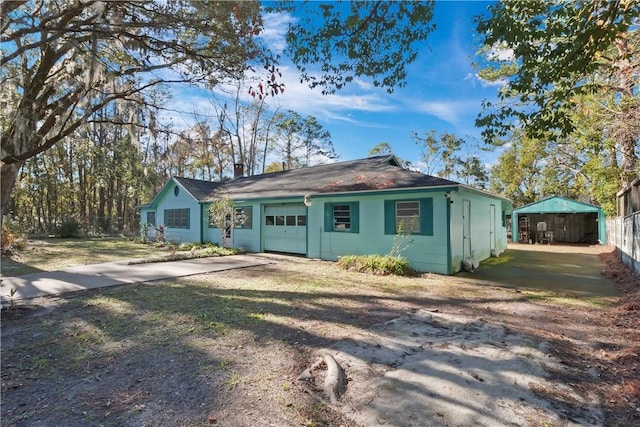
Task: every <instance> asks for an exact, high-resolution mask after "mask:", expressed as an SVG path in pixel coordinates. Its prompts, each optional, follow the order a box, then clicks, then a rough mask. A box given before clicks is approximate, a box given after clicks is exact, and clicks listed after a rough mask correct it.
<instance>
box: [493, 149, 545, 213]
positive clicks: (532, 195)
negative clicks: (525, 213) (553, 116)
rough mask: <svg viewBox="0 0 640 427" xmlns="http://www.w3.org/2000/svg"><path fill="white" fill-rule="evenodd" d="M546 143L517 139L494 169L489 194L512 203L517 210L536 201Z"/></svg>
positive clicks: (538, 195) (539, 191)
mask: <svg viewBox="0 0 640 427" xmlns="http://www.w3.org/2000/svg"><path fill="white" fill-rule="evenodd" d="M545 149H546V144H545V142H544V141H543V140H540V139H535V138H529V137H523V138H515V139H514V140H513V141H512V143H511V145H509V146H508V148H507V149H506V151H505V152H504V153H502V155H501V156H500V157H499V158H498V162H497V163H496V164H495V165H494V166H493V168H492V169H491V178H490V190H491V191H492V192H494V193H497V194H502V195H503V196H505V197H507V198H509V199H511V200H512V201H513V203H514V205H515V206H522V205H526V204H528V203H532V202H534V201H536V199H538V198H539V197H540V195H541V189H540V177H541V174H542V170H543V168H544V164H545V161H546V160H545V158H546V152H545Z"/></svg>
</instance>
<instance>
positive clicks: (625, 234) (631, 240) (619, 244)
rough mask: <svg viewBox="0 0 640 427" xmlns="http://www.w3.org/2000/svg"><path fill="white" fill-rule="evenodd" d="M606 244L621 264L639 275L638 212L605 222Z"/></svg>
mask: <svg viewBox="0 0 640 427" xmlns="http://www.w3.org/2000/svg"><path fill="white" fill-rule="evenodd" d="M607 242H609V244H610V245H613V246H615V247H616V248H617V252H618V254H619V256H620V259H621V260H622V262H623V263H624V264H625V265H627V266H629V267H630V268H631V269H632V270H633V271H634V272H635V273H636V274H638V275H640V212H634V213H633V214H631V215H628V216H625V217H618V218H614V219H610V220H607Z"/></svg>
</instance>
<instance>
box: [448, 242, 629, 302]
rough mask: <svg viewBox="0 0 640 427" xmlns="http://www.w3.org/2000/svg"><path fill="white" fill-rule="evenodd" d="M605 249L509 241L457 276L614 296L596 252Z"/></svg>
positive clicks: (615, 292) (616, 293)
mask: <svg viewBox="0 0 640 427" xmlns="http://www.w3.org/2000/svg"><path fill="white" fill-rule="evenodd" d="M607 250H608V248H607V247H603V246H586V245H525V244H510V245H509V250H508V251H506V252H505V253H504V254H502V255H501V256H500V257H498V258H491V259H489V260H486V261H485V262H483V263H482V265H481V266H480V268H479V269H478V270H476V271H475V272H473V273H468V272H464V273H460V274H459V275H458V277H464V278H470V279H473V280H481V281H487V282H490V283H491V284H494V285H499V286H507V287H514V288H531V289H538V290H542V291H551V292H556V293H559V294H566V295H573V296H603V297H616V296H620V294H621V293H620V290H619V289H618V286H617V285H616V284H615V283H614V282H613V281H612V280H610V279H609V278H607V277H605V276H604V275H602V271H603V270H604V269H605V266H604V264H603V263H602V260H601V258H600V257H599V255H598V254H600V253H603V252H605V251H607Z"/></svg>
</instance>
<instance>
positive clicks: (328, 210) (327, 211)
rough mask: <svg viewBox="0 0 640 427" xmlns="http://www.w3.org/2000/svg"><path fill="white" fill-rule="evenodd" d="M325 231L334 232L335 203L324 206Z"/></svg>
mask: <svg viewBox="0 0 640 427" xmlns="http://www.w3.org/2000/svg"><path fill="white" fill-rule="evenodd" d="M324 231H325V232H329V231H333V203H325V204H324Z"/></svg>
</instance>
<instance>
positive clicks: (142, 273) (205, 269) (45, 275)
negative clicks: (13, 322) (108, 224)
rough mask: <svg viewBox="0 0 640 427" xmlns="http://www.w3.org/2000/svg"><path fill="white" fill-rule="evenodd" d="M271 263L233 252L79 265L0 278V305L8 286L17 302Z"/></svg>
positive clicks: (5, 299)
mask: <svg viewBox="0 0 640 427" xmlns="http://www.w3.org/2000/svg"><path fill="white" fill-rule="evenodd" d="M270 263H272V261H270V260H269V259H268V258H264V257H263V258H261V257H259V256H257V255H233V256H225V257H210V258H198V259H189V260H182V261H169V262H154V263H147V264H133V265H130V264H129V261H128V260H125V261H114V262H107V263H103V264H91V265H79V266H75V267H70V268H67V269H64V270H59V271H45V272H42V273H33V274H26V275H24V276H19V277H3V278H2V283H0V301H1V302H2V304H3V305H5V304H7V303H8V302H9V295H10V293H11V289H15V290H16V293H15V295H14V296H13V299H14V300H16V301H17V300H24V299H31V298H36V297H41V296H48V295H58V294H63V293H67V292H75V291H82V290H86V289H95V288H103V287H107V286H117V285H124V284H130V283H138V282H148V281H151V280H161V279H167V278H172V277H182V276H190V275H193V274H202V273H210V272H214V271H223V270H230V269H233V268H244V267H253V266H256V265H264V264H270Z"/></svg>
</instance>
